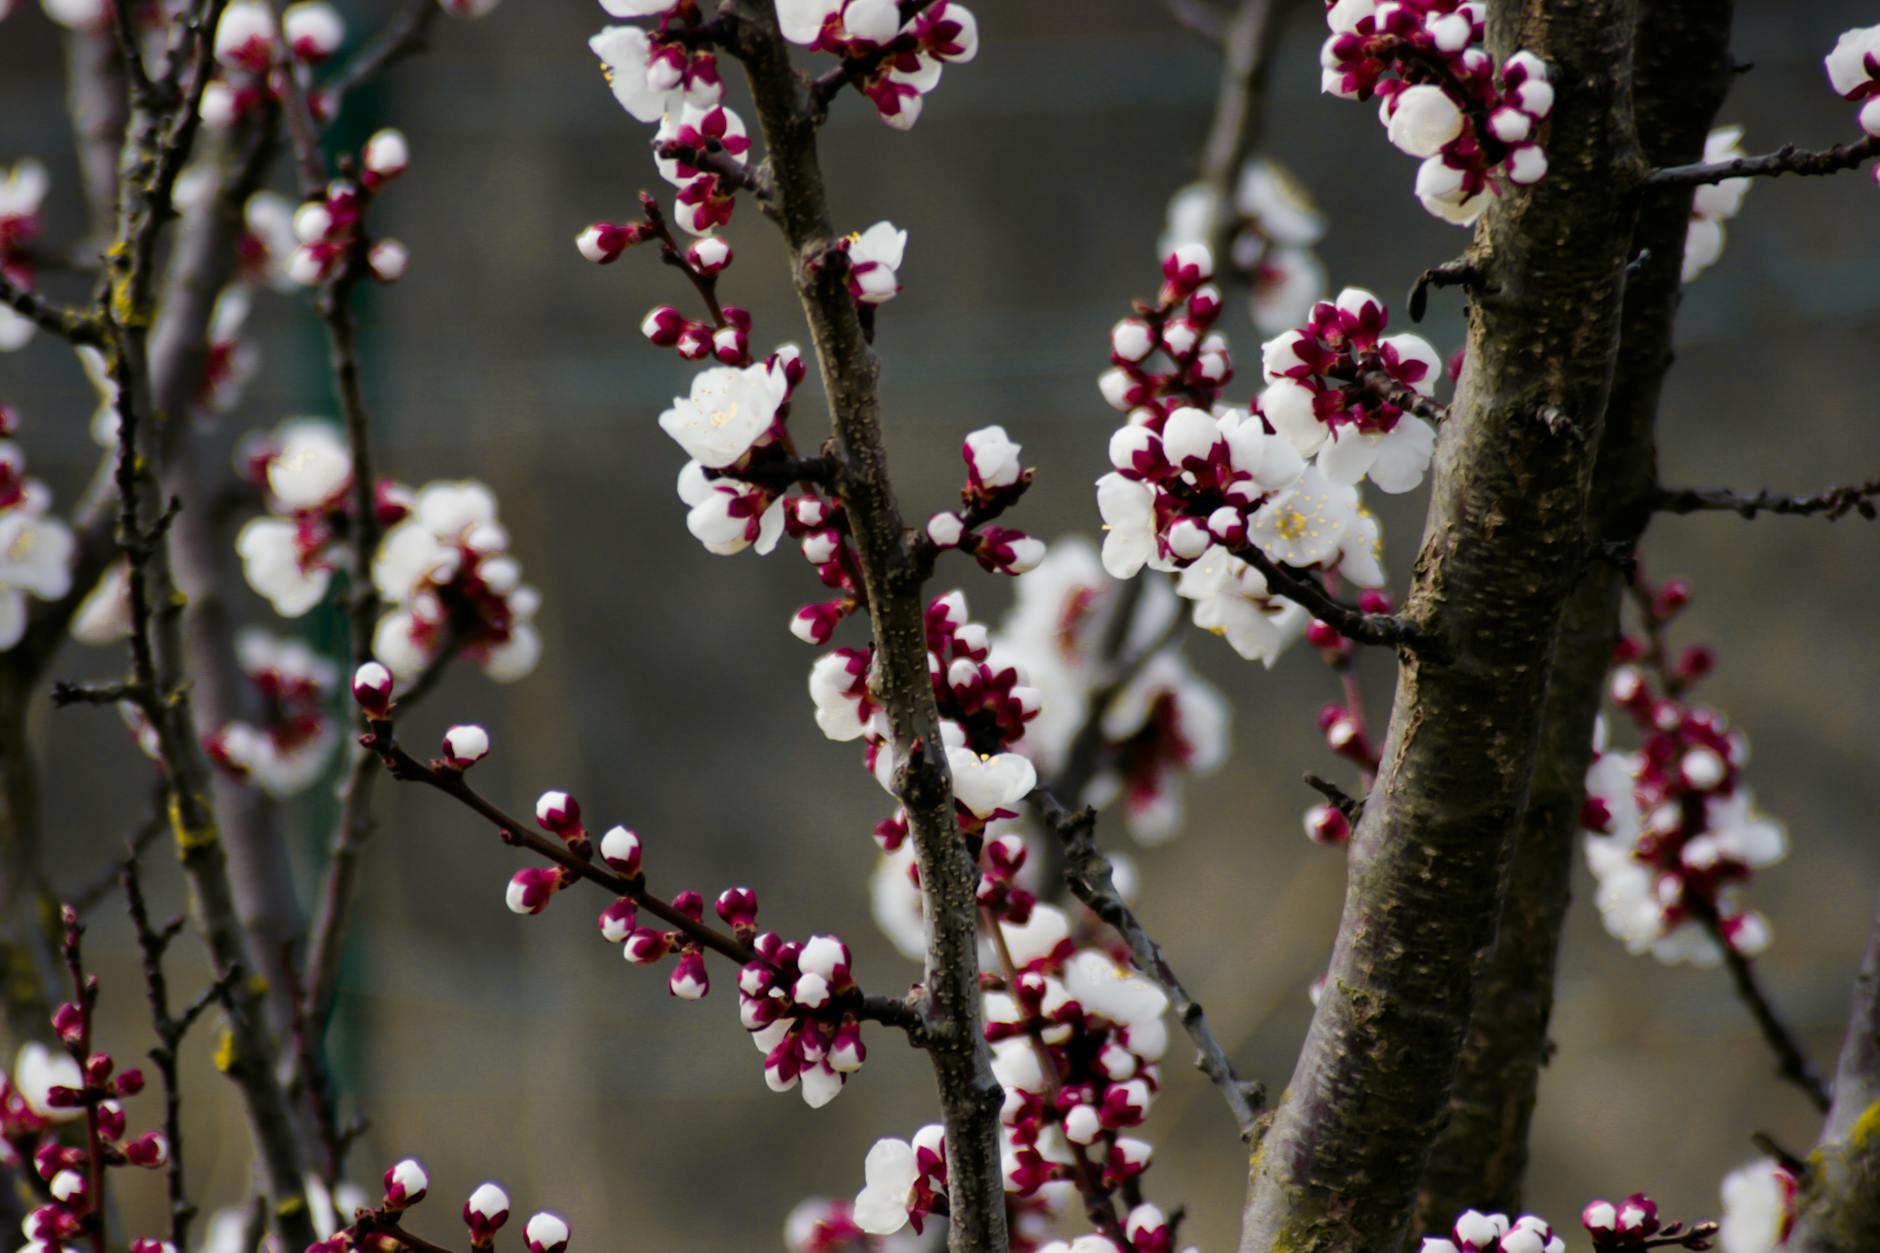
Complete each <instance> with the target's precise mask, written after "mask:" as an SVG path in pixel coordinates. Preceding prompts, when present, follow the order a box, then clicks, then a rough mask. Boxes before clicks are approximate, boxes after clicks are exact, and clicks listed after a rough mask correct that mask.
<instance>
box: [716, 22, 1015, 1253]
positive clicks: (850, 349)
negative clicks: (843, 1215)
mask: <svg viewBox="0 0 1880 1253" xmlns="http://www.w3.org/2000/svg"><path fill="white" fill-rule="evenodd" d="M741 12H742V13H743V14H744V15H746V19H747V20H745V21H743V22H742V23H741V24H740V27H739V32H738V42H737V47H736V48H735V50H734V51H735V53H736V55H737V56H738V57H739V59H740V60H742V61H743V62H744V64H745V67H746V70H747V72H748V74H749V77H750V82H751V92H752V95H753V97H754V98H755V100H756V104H757V112H758V117H759V119H760V121H761V122H762V127H763V134H764V140H765V146H766V148H767V150H768V154H769V155H768V160H769V162H770V167H771V173H772V178H773V180H774V194H775V200H774V204H775V206H776V209H777V212H776V214H775V219H776V221H777V222H778V225H779V226H780V227H781V229H782V230H783V233H784V238H785V241H786V242H787V243H788V245H789V248H790V253H791V260H792V269H793V274H794V277H795V280H796V288H797V292H798V295H799V297H800V298H801V301H802V305H803V311H804V314H805V316H806V317H807V318H808V320H809V325H810V332H811V338H812V340H813V341H814V343H815V345H816V357H817V362H818V365H819V367H820V369H821V372H822V379H823V388H824V391H825V392H826V393H827V394H828V397H829V404H830V409H831V411H832V414H833V416H834V421H835V439H834V445H835V449H834V451H835V455H836V456H837V457H838V458H839V459H840V460H841V461H842V463H843V474H842V478H841V499H842V503H843V506H844V508H845V510H846V511H847V514H848V518H849V521H850V525H851V526H852V527H853V529H854V535H855V540H856V546H857V549H858V551H859V555H860V560H861V565H862V578H863V584H864V586H865V589H866V592H867V596H868V605H869V615H870V620H871V622H872V625H873V627H874V637H875V665H876V677H875V680H874V683H875V687H876V696H877V698H878V699H880V700H881V701H882V703H883V704H884V706H885V707H886V709H887V711H888V716H889V723H890V727H891V730H892V733H893V747H894V752H895V755H896V760H897V761H898V762H899V763H900V765H899V769H898V770H897V771H896V773H895V788H894V791H895V795H896V797H897V798H898V799H899V800H900V801H901V803H902V805H903V807H904V808H905V809H906V811H907V821H908V828H909V830H910V832H911V833H912V836H913V840H914V848H915V854H916V859H917V861H918V863H919V866H920V876H921V898H922V906H923V912H924V915H925V919H926V926H927V965H926V977H925V988H926V998H925V1000H924V1002H923V1004H922V1012H923V1016H924V1018H925V1021H926V1023H927V1028H928V1037H929V1043H928V1050H929V1056H930V1057H931V1059H932V1061H933V1065H934V1072H935V1077H936V1079H937V1081H938V1085H939V1094H940V1103H941V1109H942V1113H943V1115H944V1121H945V1124H946V1149H947V1178H948V1185H947V1188H948V1195H949V1198H950V1210H951V1213H950V1216H949V1219H948V1243H949V1247H950V1248H951V1249H952V1250H953V1253H968V1251H969V1250H974V1251H976V1250H998V1249H1003V1248H1005V1247H1006V1242H1007V1238H1006V1229H1005V1184H1004V1172H1003V1170H1002V1168H1001V1165H1000V1152H999V1107H1000V1104H1001V1099H1002V1094H1001V1092H1000V1088H999V1085H998V1082H997V1081H996V1080H995V1079H994V1078H993V1077H992V1068H991V1054H990V1051H989V1050H988V1049H987V1047H986V1042H985V1037H984V1034H983V1032H982V1030H981V1015H980V996H979V960H978V951H977V950H978V910H977V903H976V900H975V889H976V887H977V883H978V877H979V876H978V869H977V867H976V866H975V865H974V863H973V859H972V857H971V855H970V854H969V853H968V852H967V849H966V846H965V842H964V841H963V840H962V839H961V838H960V833H959V829H958V825H957V823H956V821H955V818H954V809H953V804H954V802H953V787H952V779H951V777H950V776H949V775H948V772H947V768H946V761H945V759H944V757H943V756H942V755H941V753H940V747H941V738H940V728H939V713H938V710H937V709H936V707H935V704H934V696H933V685H932V682H931V680H930V679H929V677H928V673H927V637H926V623H925V608H926V606H925V605H924V604H923V601H922V595H923V593H922V587H921V583H920V580H919V579H918V577H916V572H915V570H914V568H913V565H912V562H911V559H910V549H909V545H908V540H907V536H906V532H905V528H904V527H903V525H902V521H901V515H900V511H899V509H898V508H897V506H896V504H895V500H894V496H893V493H892V491H891V489H890V486H889V481H888V467H887V458H886V454H885V453H884V451H883V449H882V444H881V408H880V398H879V394H878V391H877V384H876V375H877V365H876V362H875V359H874V354H873V353H872V352H871V351H870V350H869V347H868V342H867V337H866V336H865V335H864V333H863V329H862V322H861V318H860V316H859V315H858V313H857V311H856V308H855V302H854V301H853V300H852V299H851V298H850V296H849V293H848V288H847V285H846V284H845V282H844V279H843V275H842V274H841V273H839V272H838V271H837V270H836V269H835V268H834V267H832V266H829V265H827V264H825V261H824V259H825V256H826V255H827V254H828V253H829V251H830V250H831V248H832V247H833V245H834V243H835V240H836V238H837V233H836V230H835V226H834V224H833V222H832V221H831V216H830V210H829V202H828V197H827V195H826V193H825V191H824V188H823V178H822V168H821V165H820V163H819V159H818V156H817V150H816V127H817V124H818V122H819V121H820V118H821V115H822V113H823V110H822V108H821V107H820V106H819V105H818V103H817V102H816V100H813V99H811V98H809V97H808V96H806V94H805V92H804V90H803V88H802V86H801V80H800V79H799V77H798V75H797V73H796V71H795V70H794V69H793V68H792V67H791V64H790V59H789V54H788V51H787V50H786V46H785V44H784V42H783V38H782V36H781V35H780V34H779V33H778V31H777V27H776V22H775V15H774V13H773V11H772V9H771V6H770V5H769V4H749V5H746V6H744V7H743V8H742V9H741ZM840 85H841V84H839V83H838V84H837V85H836V86H837V88H839V87H840Z"/></svg>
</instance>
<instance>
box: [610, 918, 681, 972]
mask: <svg viewBox="0 0 1880 1253" xmlns="http://www.w3.org/2000/svg"><path fill="white" fill-rule="evenodd" d="M671 951H672V937H671V936H669V935H668V934H667V933H666V932H664V931H655V930H653V929H652V928H651V927H641V928H640V929H639V930H637V931H635V932H634V933H633V934H632V935H629V936H628V937H627V940H626V943H625V944H624V945H623V946H622V947H621V953H620V955H621V956H622V957H625V958H626V959H627V960H628V961H630V962H632V963H633V964H634V965H636V966H650V965H652V964H653V963H654V962H656V961H658V960H659V959H660V958H662V957H664V956H665V955H666V954H667V953H670V952H671Z"/></svg>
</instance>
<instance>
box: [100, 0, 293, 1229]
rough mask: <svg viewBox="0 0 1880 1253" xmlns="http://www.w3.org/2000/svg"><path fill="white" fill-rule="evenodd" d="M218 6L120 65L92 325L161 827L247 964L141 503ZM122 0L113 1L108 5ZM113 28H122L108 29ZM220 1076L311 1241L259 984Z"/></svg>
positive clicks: (225, 963) (274, 1183)
mask: <svg viewBox="0 0 1880 1253" xmlns="http://www.w3.org/2000/svg"><path fill="white" fill-rule="evenodd" d="M222 3H223V0H195V3H194V4H192V6H191V8H190V11H189V13H188V14H187V16H186V17H185V18H184V21H183V28H184V32H185V35H186V38H185V39H184V40H183V44H182V48H181V50H180V52H179V54H178V55H177V56H174V57H172V58H171V64H170V67H169V68H168V70H167V71H166V77H165V79H164V81H163V83H162V84H161V88H159V87H157V86H156V85H153V84H150V83H148V82H147V81H141V80H143V78H144V75H143V70H142V67H141V65H140V64H133V65H129V66H128V68H127V73H128V74H129V76H130V79H131V100H132V114H131V121H130V125H129V127H128V129H127V132H126V138H125V148H124V156H123V159H122V161H121V162H120V167H119V168H120V171H121V173H122V180H123V189H122V191H121V193H120V196H119V213H118V221H117V230H116V239H115V241H114V243H113V246H112V248H111V249H110V252H109V254H108V268H107V279H108V282H107V285H106V289H105V291H104V293H103V296H102V298H101V302H100V303H101V307H100V309H99V311H98V316H99V319H100V321H101V322H102V323H104V325H105V326H106V328H107V340H108V343H107V345H106V348H107V351H106V357H107V362H108V365H109V369H110V374H111V378H112V381H113V383H114V384H115V385H116V388H117V403H116V407H117V417H118V435H117V442H118V448H117V457H116V467H115V472H114V475H113V482H114V484H115V486H116V489H117V495H118V539H119V542H120V544H122V545H123V547H124V549H125V556H126V562H127V568H128V574H127V579H126V582H127V584H128V588H129V600H130V607H131V622H132V630H131V662H132V674H131V682H132V684H134V686H135V687H136V689H137V691H136V703H137V705H138V707H139V709H140V710H141V712H142V714H143V716H144V718H145V719H146V721H147V722H148V723H149V724H150V728H151V731H152V733H153V736H154V738H155V740H156V744H157V748H158V758H159V760H160V763H161V766H162V770H163V775H164V780H165V785H166V791H167V810H168V817H169V822H170V829H171V832H172V834H173V835H174V837H175V840H176V845H177V852H178V856H179V858H180V860H181V861H182V864H183V868H184V871H185V873H186V874H187V875H188V877H189V879H190V883H191V886H192V888H193V889H194V893H193V896H194V902H195V907H196V916H197V921H198V924H199V926H200V929H201V930H202V932H203V936H204V939H205V940H206V942H207V944H208V947H209V951H210V958H211V961H212V963H213V964H214V967H215V968H216V969H218V970H229V969H244V970H246V969H253V968H254V967H253V965H252V964H251V963H250V962H249V961H248V960H247V958H248V953H247V946H246V943H245V941H244V937H243V934H242V930H241V927H240V923H239V920H238V917H237V912H236V907H235V902H234V899H233V895H232V893H231V891H230V887H229V878H228V858H227V853H226V851H225V850H224V848H223V845H222V840H221V835H220V830H219V827H218V825H217V822H216V814H215V811H214V809H213V807H212V806H211V804H210V802H209V798H208V794H207V775H208V766H207V762H206V761H205V760H204V759H203V754H202V749H201V745H200V742H199V740H198V739H197V737H196V734H195V724H194V718H193V715H192V712H191V705H190V694H189V690H188V688H187V686H185V685H184V683H183V674H184V670H183V667H182V665H181V658H180V656H178V655H177V653H176V650H174V649H173V648H170V647H168V646H167V644H166V646H165V647H164V648H163V649H162V650H161V653H160V652H159V648H158V643H157V640H156V636H157V634H158V629H157V625H156V615H157V606H158V605H168V604H169V603H171V595H172V593H171V588H170V585H169V562H168V560H167V554H166V552H165V550H164V545H163V544H162V543H160V542H159V541H160V538H161V534H160V528H159V527H156V526H154V525H153V524H151V523H148V522H146V521H145V519H146V516H147V515H148V514H149V512H150V510H149V507H148V497H149V495H150V477H151V476H150V473H149V471H150V465H151V458H150V453H151V452H153V451H154V450H153V449H147V448H146V447H145V445H146V444H148V443H149V442H150V441H151V440H152V439H153V432H151V431H149V430H148V429H147V428H148V427H149V426H150V425H151V423H152V422H153V420H154V419H155V417H156V416H157V415H156V411H155V409H154V405H153V402H154V387H153V379H152V374H151V354H150V338H151V324H152V322H153V321H154V305H155V299H154V297H155V291H156V275H155V269H156V255H157V247H158V241H159V238H160V236H161V234H162V229H163V226H164V224H165V223H166V221H167V220H168V218H169V216H170V214H171V212H172V209H171V196H172V192H173V189H174V186H175V182H176V176H177V173H178V172H179V171H180V169H181V168H182V164H183V161H184V160H185V159H186V157H187V154H188V153H189V152H190V150H191V148H192V146H193V143H194V139H195V134H196V129H197V126H198V123H199V118H200V113H199V108H200V103H201V97H202V92H203V89H204V87H205V86H206V85H207V83H208V79H209V76H210V73H211V72H212V68H213V61H212V59H211V56H210V53H209V44H210V38H211V32H212V31H213V29H214V26H215V23H216V21H217V20H218V18H219V17H220V14H221V9H222ZM125 7H127V6H122V5H119V6H114V8H116V9H118V10H119V11H120V12H121V11H122V10H123V9H124V8H125ZM120 25H122V23H120ZM227 1010H228V1019H229V1030H230V1035H229V1040H228V1044H229V1047H228V1048H227V1050H226V1055H227V1057H228V1058H229V1064H228V1067H227V1071H228V1073H229V1075H230V1077H231V1078H232V1079H234V1080H235V1082H236V1083H237V1085H238V1086H239V1087H240V1088H241V1091H242V1095H243V1097H244V1100H245V1103H246V1105H247V1110H248V1114H249V1122H250V1126H251V1129H252V1131H253V1134H254V1140H255V1147H256V1150H257V1153H258V1155H259V1157H260V1159H261V1161H262V1164H263V1167H264V1173H265V1176H266V1179H267V1186H268V1191H269V1195H270V1197H271V1199H272V1219H273V1221H272V1224H271V1225H272V1226H273V1227H274V1229H275V1230H276V1231H277V1232H278V1233H279V1235H280V1238H281V1239H282V1240H283V1241H284V1242H285V1243H287V1244H288V1245H290V1246H299V1247H305V1246H306V1245H307V1244H310V1243H312V1242H313V1240H314V1238H315V1237H314V1232H313V1226H312V1223H311V1221H310V1218H309V1215H308V1211H307V1205H306V1201H305V1197H304V1195H303V1194H302V1183H301V1167H300V1154H299V1144H298V1142H297V1140H296V1138H295V1134H294V1129H293V1124H292V1119H291V1116H290V1114H289V1111H288V1108H287V1103H286V1100H285V1098H284V1095H283V1093H282V1091H281V1089H280V1087H279V1086H278V1084H277V1083H276V1080H275V1074H274V1046H273V1042H272V1040H270V1038H269V1036H268V1032H267V1030H266V1028H265V1026H264V1025H263V1023H262V1021H261V1006H260V994H259V991H258V990H257V989H255V988H253V987H252V986H250V985H246V984H241V985H237V986H235V987H233V988H231V991H230V995H229V997H228V1001H227Z"/></svg>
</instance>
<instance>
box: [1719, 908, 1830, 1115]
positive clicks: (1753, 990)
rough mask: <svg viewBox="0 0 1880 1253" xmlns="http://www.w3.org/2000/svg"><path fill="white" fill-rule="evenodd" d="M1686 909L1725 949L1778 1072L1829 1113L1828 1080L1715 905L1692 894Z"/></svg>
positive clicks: (1738, 987)
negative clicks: (1727, 934) (1729, 933)
mask: <svg viewBox="0 0 1880 1253" xmlns="http://www.w3.org/2000/svg"><path fill="white" fill-rule="evenodd" d="M1685 908H1686V909H1688V910H1690V912H1691V915H1692V916H1693V917H1694V918H1696V919H1697V921H1698V922H1699V923H1701V924H1702V925H1703V928H1704V930H1705V931H1706V932H1708V933H1709V934H1710V938H1711V939H1712V940H1713V941H1714V942H1715V943H1716V945H1717V947H1718V948H1719V949H1721V950H1723V964H1724V965H1725V966H1726V967H1728V968H1729V971H1730V979H1731V981H1732V982H1733V983H1734V984H1735V985H1736V994H1737V998H1738V999H1739V1000H1741V1001H1742V1002H1743V1005H1744V1007H1745V1008H1746V1009H1748V1010H1749V1014H1750V1017H1751V1018H1753V1019H1755V1020H1756V1028H1757V1030H1759V1031H1761V1032H1762V1037H1763V1040H1764V1042H1766V1043H1767V1044H1768V1045H1769V1049H1770V1051H1771V1052H1773V1053H1774V1054H1775V1055H1776V1073H1777V1074H1778V1075H1780V1076H1781V1077H1782V1078H1784V1079H1786V1080H1788V1081H1789V1082H1790V1083H1792V1084H1794V1085H1795V1086H1796V1087H1798V1088H1800V1089H1801V1090H1802V1092H1803V1093H1804V1094H1805V1095H1806V1096H1807V1097H1808V1099H1809V1102H1810V1103H1811V1104H1813V1105H1814V1107H1815V1108H1816V1109H1818V1110H1820V1111H1821V1112H1822V1113H1824V1114H1825V1113H1827V1112H1828V1107H1829V1106H1830V1105H1831V1104H1832V1103H1833V1101H1832V1097H1831V1094H1830V1093H1829V1091H1828V1084H1827V1081H1826V1080H1824V1079H1823V1078H1822V1077H1821V1072H1820V1071H1818V1070H1816V1069H1815V1064H1814V1063H1813V1062H1811V1061H1810V1060H1809V1059H1808V1054H1807V1053H1806V1052H1805V1051H1803V1049H1802V1044H1801V1041H1799V1040H1798V1039H1796V1038H1795V1032H1794V1031H1793V1030H1792V1029H1791V1028H1790V1027H1789V1025H1788V1024H1787V1023H1786V1022H1784V1021H1783V1020H1782V1015H1781V1013H1780V1011H1778V1010H1777V1009H1776V1007H1775V1003H1774V1002H1772V1001H1771V1000H1770V999H1769V995H1768V993H1767V992H1765V991H1764V990H1763V986H1762V981H1761V980H1760V979H1759V978H1758V977H1757V975H1756V966H1755V963H1754V962H1752V961H1750V959H1749V958H1747V957H1745V956H1744V955H1743V954H1742V953H1739V952H1738V951H1737V950H1736V946H1735V945H1733V944H1731V943H1730V941H1729V940H1728V939H1727V938H1726V937H1725V936H1724V934H1723V922H1722V919H1721V918H1720V917H1719V916H1718V914H1717V908H1716V906H1715V905H1714V904H1713V903H1712V902H1711V901H1710V900H1708V899H1707V898H1705V897H1703V896H1701V895H1698V894H1695V893H1692V894H1690V895H1689V896H1688V897H1687V899H1686V901H1685Z"/></svg>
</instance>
